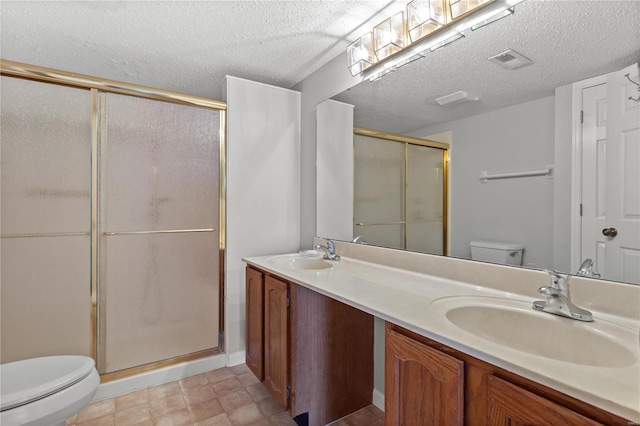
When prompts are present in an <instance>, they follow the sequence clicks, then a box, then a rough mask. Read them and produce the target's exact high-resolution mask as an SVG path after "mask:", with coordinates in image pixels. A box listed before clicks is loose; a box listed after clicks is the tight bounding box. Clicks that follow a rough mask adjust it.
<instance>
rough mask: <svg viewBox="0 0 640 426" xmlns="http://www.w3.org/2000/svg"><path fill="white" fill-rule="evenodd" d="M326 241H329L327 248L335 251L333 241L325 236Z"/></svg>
mask: <svg viewBox="0 0 640 426" xmlns="http://www.w3.org/2000/svg"><path fill="white" fill-rule="evenodd" d="M325 241H326V242H327V248H328V249H329V250H331V251H332V252H333V249H334V245H333V241H331V240H329V239H327V238H325Z"/></svg>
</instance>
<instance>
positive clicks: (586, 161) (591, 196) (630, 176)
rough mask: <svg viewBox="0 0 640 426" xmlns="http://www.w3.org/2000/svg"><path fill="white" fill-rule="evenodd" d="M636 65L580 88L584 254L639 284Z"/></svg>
mask: <svg viewBox="0 0 640 426" xmlns="http://www.w3.org/2000/svg"><path fill="white" fill-rule="evenodd" d="M625 74H629V75H630V77H631V78H632V79H633V80H635V81H638V68H637V66H636V65H633V66H631V67H628V68H625V69H624V70H622V71H618V72H615V73H611V74H609V75H608V76H607V83H606V84H601V85H598V86H593V87H589V88H586V89H584V90H583V112H584V122H583V168H582V170H583V172H582V258H583V259H586V258H592V259H594V261H595V267H594V271H595V272H598V273H600V274H601V275H602V278H605V279H609V280H614V281H623V282H629V283H636V284H640V102H637V101H635V100H633V99H629V98H630V97H635V98H637V96H638V95H637V90H636V86H635V85H634V84H633V83H631V82H630V81H629V80H628V79H627V78H626V77H625Z"/></svg>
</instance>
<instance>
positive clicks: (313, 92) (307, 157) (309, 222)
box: [293, 55, 362, 248]
mask: <svg viewBox="0 0 640 426" xmlns="http://www.w3.org/2000/svg"><path fill="white" fill-rule="evenodd" d="M361 81H362V77H353V76H351V74H350V73H349V70H348V69H347V66H346V59H345V57H344V56H343V55H339V56H337V57H336V58H334V59H332V60H331V61H330V62H328V63H327V64H325V65H324V66H322V67H321V68H320V69H319V70H317V71H315V72H314V73H313V74H311V75H310V76H309V77H307V78H305V79H304V80H302V81H301V82H300V83H298V84H296V85H295V86H294V87H293V89H294V90H298V91H300V92H301V93H302V108H301V120H302V121H301V125H302V133H301V151H300V190H301V194H300V245H301V247H302V248H310V247H311V245H312V239H313V237H314V236H315V235H316V148H317V142H316V141H317V134H316V129H317V125H316V106H317V105H318V104H319V103H321V102H324V101H325V100H327V99H329V98H331V97H333V96H335V95H337V94H338V93H340V92H342V91H344V90H347V89H348V88H350V87H353V86H355V85H356V84H358V83H359V82H361Z"/></svg>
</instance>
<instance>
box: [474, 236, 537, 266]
mask: <svg viewBox="0 0 640 426" xmlns="http://www.w3.org/2000/svg"><path fill="white" fill-rule="evenodd" d="M523 251H524V246H523V245H522V244H515V243H502V242H498V241H471V260H479V261H482V262H491V263H500V264H502V265H514V266H521V265H522V252H523Z"/></svg>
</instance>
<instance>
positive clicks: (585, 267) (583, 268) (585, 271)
mask: <svg viewBox="0 0 640 426" xmlns="http://www.w3.org/2000/svg"><path fill="white" fill-rule="evenodd" d="M576 276H578V277H592V278H600V274H598V273H597V272H593V259H585V260H584V262H582V265H580V268H579V269H578V272H576Z"/></svg>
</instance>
